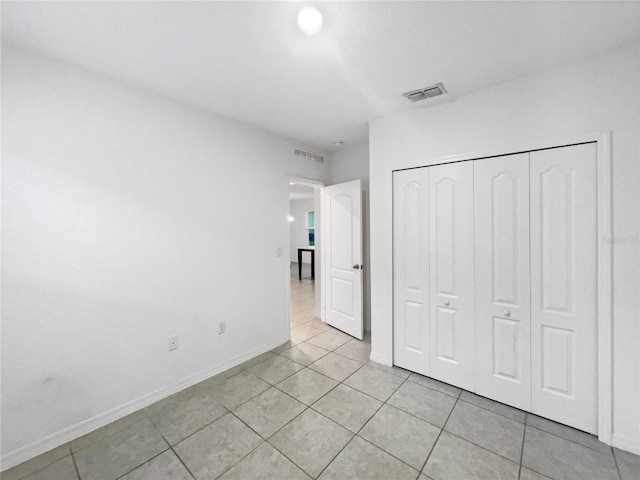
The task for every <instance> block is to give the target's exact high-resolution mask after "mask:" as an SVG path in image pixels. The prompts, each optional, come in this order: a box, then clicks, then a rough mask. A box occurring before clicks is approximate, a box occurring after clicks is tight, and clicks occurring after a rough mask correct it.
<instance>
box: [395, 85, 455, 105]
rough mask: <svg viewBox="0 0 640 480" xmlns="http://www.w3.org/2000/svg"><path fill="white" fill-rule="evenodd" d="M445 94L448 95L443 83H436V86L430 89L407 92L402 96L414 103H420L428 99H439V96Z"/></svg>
mask: <svg viewBox="0 0 640 480" xmlns="http://www.w3.org/2000/svg"><path fill="white" fill-rule="evenodd" d="M443 93H447V90H446V89H445V88H444V85H442V84H441V83H436V84H435V85H431V86H430V87H425V88H419V89H418V90H412V91H411V92H405V93H403V94H402V95H403V96H405V97H407V98H408V99H409V100H410V101H412V102H419V101H420V100H425V99H427V98H432V97H437V96H438V95H442V94H443Z"/></svg>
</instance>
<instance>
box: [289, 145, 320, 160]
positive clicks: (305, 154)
mask: <svg viewBox="0 0 640 480" xmlns="http://www.w3.org/2000/svg"><path fill="white" fill-rule="evenodd" d="M293 156H294V157H298V158H302V159H303V160H313V161H314V162H318V163H324V157H323V156H321V155H316V154H315V153H309V152H305V151H304V150H299V149H297V148H296V149H295V150H294V151H293Z"/></svg>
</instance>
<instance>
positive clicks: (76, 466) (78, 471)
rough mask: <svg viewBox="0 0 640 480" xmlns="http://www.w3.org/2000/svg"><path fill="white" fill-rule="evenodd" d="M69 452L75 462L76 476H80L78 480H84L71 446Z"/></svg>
mask: <svg viewBox="0 0 640 480" xmlns="http://www.w3.org/2000/svg"><path fill="white" fill-rule="evenodd" d="M69 452H70V455H71V461H72V462H73V468H75V469H76V475H77V476H78V480H82V477H81V476H80V469H79V468H78V464H77V463H76V457H75V456H74V455H73V451H72V450H71V445H69ZM47 466H49V465H47ZM34 473H35V472H34ZM29 475H31V474H29ZM27 476H28V475H27Z"/></svg>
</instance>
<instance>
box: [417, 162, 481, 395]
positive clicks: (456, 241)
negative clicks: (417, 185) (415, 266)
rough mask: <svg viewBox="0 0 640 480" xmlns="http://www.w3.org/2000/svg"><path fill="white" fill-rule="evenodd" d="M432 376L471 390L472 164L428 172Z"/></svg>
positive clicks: (472, 386)
mask: <svg viewBox="0 0 640 480" xmlns="http://www.w3.org/2000/svg"><path fill="white" fill-rule="evenodd" d="M428 185H429V238H430V250H429V252H430V259H429V271H430V291H431V294H430V300H431V315H430V318H431V325H430V340H431V376H432V377H434V378H437V379H438V380H442V381H444V382H447V383H451V384H453V385H456V386H459V387H462V388H466V389H468V390H473V389H474V374H473V371H474V353H473V347H474V322H473V162H460V163H453V164H448V165H438V166H434V167H429V178H428Z"/></svg>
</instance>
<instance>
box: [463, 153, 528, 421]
mask: <svg viewBox="0 0 640 480" xmlns="http://www.w3.org/2000/svg"><path fill="white" fill-rule="evenodd" d="M473 168H474V170H473V175H474V207H475V211H474V217H475V222H474V223H475V225H474V229H475V255H474V256H475V302H476V303H475V304H476V308H475V323H476V349H475V351H476V368H477V371H476V392H477V393H479V394H480V395H483V396H485V397H490V398H493V399H495V400H498V401H500V402H503V403H507V404H509V405H513V406H514V407H517V408H520V409H522V410H530V409H531V361H530V354H531V349H530V345H531V325H530V317H531V315H530V306H529V153H522V154H517V155H506V156H503V157H497V158H491V159H484V160H479V161H477V162H475V163H474V167H473Z"/></svg>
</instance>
